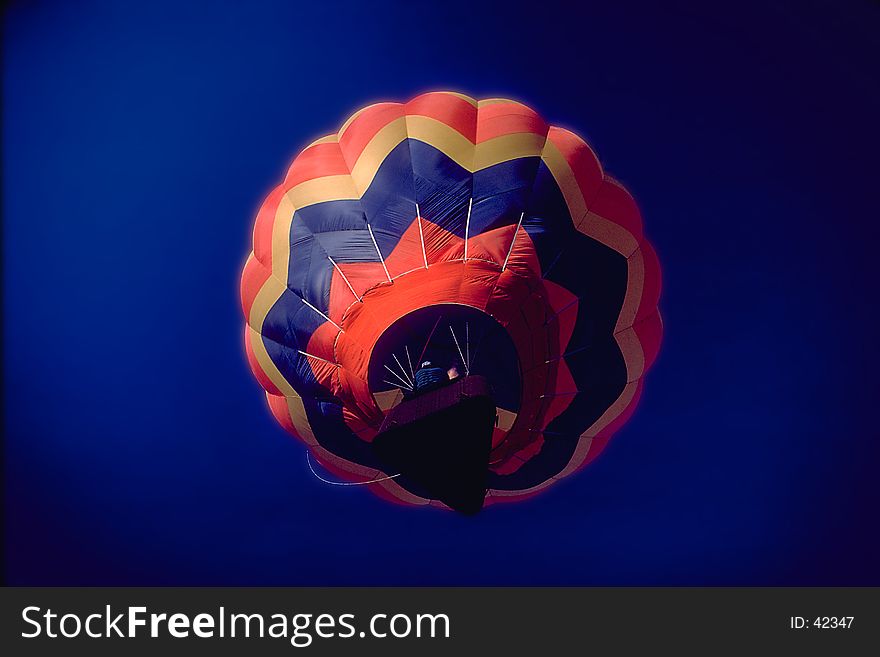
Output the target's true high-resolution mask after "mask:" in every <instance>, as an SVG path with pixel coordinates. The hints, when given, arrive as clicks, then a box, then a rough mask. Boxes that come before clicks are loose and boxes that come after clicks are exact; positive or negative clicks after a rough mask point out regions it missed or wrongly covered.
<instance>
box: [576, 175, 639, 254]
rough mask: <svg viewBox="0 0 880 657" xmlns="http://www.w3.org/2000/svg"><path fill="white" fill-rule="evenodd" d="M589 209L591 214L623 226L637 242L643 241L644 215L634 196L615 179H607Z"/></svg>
mask: <svg viewBox="0 0 880 657" xmlns="http://www.w3.org/2000/svg"><path fill="white" fill-rule="evenodd" d="M588 202H589V201H588ZM589 209H590V212H593V213H595V214H597V215H599V216H600V217H604V218H605V219H608V220H609V221H613V222H614V223H616V224H619V225H620V226H623V227H624V228H625V229H626V230H628V231H629V232H630V233H631V234H632V235H633V237H635V238H636V241H637V242H641V241H642V237H643V235H642V213H641V212H640V211H639V207H638V206H637V205H636V201H635V199H634V198H633V197H632V194H630V193H629V192H628V191H626V189H624V188H623V186H622V185H621V184H620V183H619V182H617V181H616V180H614V179H613V178H610V177H608V176H606V177H605V180H604V182H603V183H602V186H601V187H600V188H599V192H598V194H596V198H595V199H593V202H592V203H591V204H590V206H589Z"/></svg>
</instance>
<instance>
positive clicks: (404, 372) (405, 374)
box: [391, 353, 415, 386]
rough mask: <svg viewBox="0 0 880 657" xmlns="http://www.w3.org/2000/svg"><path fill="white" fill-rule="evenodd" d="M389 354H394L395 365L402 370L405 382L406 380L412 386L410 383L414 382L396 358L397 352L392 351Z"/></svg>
mask: <svg viewBox="0 0 880 657" xmlns="http://www.w3.org/2000/svg"><path fill="white" fill-rule="evenodd" d="M391 355H392V356H394V361H395V362H396V363H397V366H398V367H399V368H400V371H401V372H403V376H404V377H405V378H406V382H407V383H408V384H410V385H411V386H412V385H415V384H414V383H413V382H412V380H411V379H410V378H409V375H408V374H407V373H406V370H405V369H403V365H401V364H400V361H399V360H397V354H395V353H392V354H391Z"/></svg>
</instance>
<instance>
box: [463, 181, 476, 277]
mask: <svg viewBox="0 0 880 657" xmlns="http://www.w3.org/2000/svg"><path fill="white" fill-rule="evenodd" d="M473 207H474V197H473V196H471V199H470V200H469V201H468V213H467V221H466V222H465V224H464V261H465V262H467V247H468V233H469V232H470V228H471V208H473Z"/></svg>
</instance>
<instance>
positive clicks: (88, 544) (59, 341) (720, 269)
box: [3, 0, 880, 585]
mask: <svg viewBox="0 0 880 657" xmlns="http://www.w3.org/2000/svg"><path fill="white" fill-rule="evenodd" d="M878 33H880V10H878V8H877V6H876V5H873V4H871V3H868V2H838V3H831V2H828V3H802V2H791V3H778V2H776V3H766V2H762V3H756V4H754V5H751V6H743V5H742V4H741V3H738V4H737V5H736V6H735V8H734V7H729V6H725V7H724V8H723V10H722V8H721V5H718V6H717V7H716V8H713V6H712V3H693V6H688V5H687V4H681V3H671V4H670V3H634V2H623V3H619V2H614V3H612V2H603V3H571V4H570V5H559V4H556V3H554V2H548V1H547V0H543V1H541V2H510V3H506V4H505V3H501V2H493V3H485V4H484V3H478V2H474V1H473V0H471V1H468V2H444V3H442V8H441V7H429V6H428V5H418V6H416V3H411V2H403V1H400V2H351V3H339V2H313V3H308V4H307V3H303V2H281V1H279V2H246V3H245V2H228V3H223V2H182V1H180V0H176V1H174V2H167V1H160V2H148V3H135V2H131V3H129V2H107V3H104V2H77V3H61V2H57V3H48V2H20V3H17V4H16V3H13V5H12V7H11V8H10V9H8V10H7V12H6V20H5V25H4V35H3V36H4V43H3V192H4V193H3V267H4V271H3V281H4V298H3V303H4V320H3V328H4V342H3V347H4V384H5V385H4V393H3V394H4V402H5V410H4V413H5V419H4V452H5V484H4V485H5V561H6V572H5V576H6V580H7V581H8V582H9V583H13V584H235V585H243V584H369V585H374V584H389V585H391V584H608V585H621V584H624V585H635V584H671V585H685V584H696V585H703V584H706V585H708V584H716V585H721V584H724V585H748V584H756V585H763V584H793V585H800V584H874V585H877V584H880V565H878V564H880V562H878V560H877V558H876V555H877V553H878V551H880V536H878V526H877V507H878V502H880V493H878V483H877V480H878V475H877V471H878V465H880V459H878V438H880V430H878V422H877V411H876V408H877V402H878V398H880V396H878V386H877V382H876V371H877V369H878V367H877V366H878V348H877V336H878V334H880V330H878V329H880V326H878V311H877V308H876V301H877V297H878V293H877V282H876V281H877V276H876V268H877V260H878V257H877V245H878V243H880V235H878V232H880V231H878V220H880V215H878V207H880V199H878V194H877V187H878V173H880V171H878V169H880V167H878V165H877V161H878V155H877V154H878V152H880V148H878V147H880V139H878V131H877V123H876V117H877V116H878V115H880V92H878V88H880V85H878V80H877V75H876V68H875V65H874V64H873V63H874V62H876V61H880V53H878V46H877V39H876V35H877V34H878ZM429 89H454V90H460V91H464V92H467V93H470V94H471V95H474V96H478V97H487V96H494V95H503V96H508V97H514V98H519V99H522V100H524V101H525V102H527V103H528V104H529V105H531V106H532V107H534V108H535V109H537V110H538V111H539V112H541V113H542V114H543V115H544V116H545V117H546V118H547V119H548V120H550V121H551V122H553V123H556V124H558V125H563V126H566V127H569V128H571V129H573V130H575V131H576V132H578V133H580V134H582V135H584V136H585V137H587V138H588V139H589V141H590V142H591V143H592V144H593V145H594V147H595V148H596V149H597V151H598V153H599V156H600V159H601V160H602V162H603V163H604V165H605V167H606V169H607V170H608V171H609V172H610V173H611V174H612V175H614V176H616V177H618V178H619V179H620V180H622V181H623V182H624V183H625V184H626V185H627V187H629V189H630V190H632V192H633V193H634V194H635V196H636V198H637V199H638V201H639V203H640V205H641V207H642V210H643V214H644V217H645V222H646V228H647V233H648V235H649V236H650V238H651V240H652V241H653V243H654V244H655V246H656V248H657V251H658V253H659V256H660V259H661V263H662V266H663V272H664V291H663V296H662V298H661V309H662V312H663V314H664V320H665V327H666V335H665V342H664V344H663V347H662V349H661V353H660V358H659V360H658V362H657V364H656V365H655V368H654V369H653V370H652V371H651V372H650V374H649V376H648V380H647V385H646V389H645V394H644V396H643V398H642V401H641V404H640V406H639V408H638V410H637V412H636V414H635V416H634V417H633V419H632V420H631V421H630V422H629V424H627V425H626V426H625V427H624V429H623V430H622V431H620V432H619V433H618V434H617V436H616V437H615V439H614V440H613V441H612V443H611V445H610V446H609V448H608V449H607V450H606V451H605V452H604V454H603V455H602V457H601V458H600V459H599V460H598V461H597V462H595V463H594V464H592V465H591V466H589V467H588V468H587V469H586V470H584V471H582V472H581V473H579V474H578V475H577V476H575V477H571V478H569V479H567V480H566V481H564V482H563V483H561V484H559V485H557V486H555V487H553V488H552V489H551V490H550V491H548V492H547V493H545V494H543V495H541V496H539V497H537V498H536V499H534V500H531V501H528V502H525V503H521V504H518V505H504V506H494V507H491V508H490V509H488V510H487V511H486V512H484V513H482V514H480V515H478V516H477V517H462V516H459V515H456V514H452V513H445V512H441V511H436V510H418V509H409V508H401V507H397V506H394V505H391V504H388V503H386V502H383V501H381V500H379V499H378V498H376V497H374V496H373V495H372V494H370V493H368V492H367V491H365V490H362V489H352V488H348V489H344V488H343V489H340V488H331V487H326V486H324V485H322V484H320V483H319V482H317V481H315V480H314V479H313V478H312V476H311V475H310V473H309V471H308V468H307V466H306V461H305V452H304V448H303V447H302V446H301V445H300V444H299V443H297V442H296V441H294V440H292V439H290V438H289V437H288V436H287V435H285V434H284V432H283V431H282V429H280V428H279V427H278V426H277V425H276V423H275V422H274V420H273V419H272V418H271V417H270V415H269V412H268V410H267V409H266V407H265V402H264V398H263V396H262V394H261V390H260V388H259V386H258V384H257V383H256V382H255V380H254V379H253V377H252V375H251V374H250V371H249V369H248V367H247V364H246V362H245V359H244V356H243V353H242V347H241V330H242V329H241V326H242V318H241V311H240V307H239V302H238V278H239V273H240V268H241V265H242V264H243V262H244V258H245V256H246V254H247V252H248V250H249V241H250V231H251V226H252V221H253V217H254V214H255V211H256V209H257V208H258V206H259V204H260V203H261V201H262V200H263V198H264V196H265V194H266V193H267V192H268V191H269V190H270V189H271V188H272V187H273V186H274V185H275V184H276V183H277V182H278V181H279V180H280V178H281V176H282V175H283V173H284V171H285V170H286V166H287V164H288V163H289V162H290V160H291V159H292V158H293V157H294V155H296V153H297V152H298V151H299V150H300V149H301V148H302V147H304V146H305V145H306V144H308V143H309V142H310V141H311V140H312V139H314V138H316V137H318V136H321V135H323V134H326V133H328V132H331V131H333V130H335V129H336V128H337V127H338V126H339V124H340V123H341V122H342V121H343V120H344V119H345V118H346V117H347V116H348V115H349V114H350V113H351V112H352V111H354V110H356V109H357V108H359V107H361V106H363V105H366V104H368V103H370V102H372V101H376V100H387V99H391V100H405V99H407V98H409V97H411V96H413V95H415V94H417V93H419V92H421V91H425V90H429Z"/></svg>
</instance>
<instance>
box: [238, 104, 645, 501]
mask: <svg viewBox="0 0 880 657" xmlns="http://www.w3.org/2000/svg"><path fill="white" fill-rule="evenodd" d="M659 294H660V268H659V263H658V260H657V257H656V255H655V252H654V250H653V248H652V247H651V245H650V244H649V243H648V241H647V240H646V238H645V236H644V233H643V229H642V220H641V216H640V213H639V210H638V208H637V206H636V203H635V202H634V200H633V198H632V196H631V195H630V194H629V193H628V192H627V190H626V189H624V187H623V186H622V185H621V184H620V183H618V182H616V181H615V180H614V179H612V178H611V177H609V176H608V175H607V174H605V173H604V171H603V170H602V167H601V166H600V164H599V161H598V159H597V157H596V155H595V153H594V152H593V150H592V149H591V148H590V146H589V145H588V144H587V143H586V142H585V141H584V140H582V139H581V138H580V137H578V136H577V135H575V134H573V133H572V132H570V131H568V130H566V129H563V128H559V127H555V126H550V125H548V124H547V123H546V122H545V121H544V120H543V119H542V118H541V117H540V116H539V115H538V114H537V113H536V112H534V111H533V110H531V109H530V108H529V107H527V106H525V105H523V104H521V103H519V102H515V101H512V100H506V99H500V98H493V99H488V100H479V101H478V100H475V99H473V98H470V97H468V96H465V95H462V94H459V93H452V92H433V93H427V94H424V95H421V96H418V97H416V98H414V99H412V100H410V101H409V102H406V103H391V102H389V103H379V104H376V105H371V106H369V107H366V108H364V109H362V110H360V111H358V112H356V113H355V114H354V115H353V116H351V118H349V119H348V120H347V121H346V122H345V123H344V124H343V125H342V127H341V128H340V129H339V131H338V132H336V133H335V134H332V135H328V136H326V137H323V138H321V139H318V140H317V141H315V142H313V143H312V144H311V145H310V146H308V147H307V148H306V149H305V150H303V151H302V152H301V153H300V154H299V155H298V156H297V157H296V159H295V160H294V161H293V163H292V164H291V166H290V168H289V170H288V171H287V175H286V176H285V178H284V181H283V182H282V183H281V184H280V185H279V186H277V187H276V188H275V189H274V190H273V191H272V192H271V193H270V194H269V196H268V197H267V198H266V200H265V202H264V203H263V205H262V207H261V208H260V210H259V213H258V214H257V217H256V221H255V225H254V231H253V252H252V253H251V254H250V256H249V257H248V259H247V262H246V264H245V267H244V271H243V274H242V281H241V300H242V305H243V310H244V315H245V318H246V327H245V340H244V342H245V350H246V353H247V358H248V361H249V363H250V365H251V368H252V369H253V372H254V375H255V376H256V378H257V380H258V381H259V383H260V384H261V385H262V387H263V388H264V389H265V393H266V398H267V399H268V404H269V408H270V409H271V412H272V414H273V415H274V416H275V418H276V419H277V420H278V422H279V423H280V424H281V425H282V426H283V427H284V428H285V429H286V430H287V431H288V432H290V433H291V434H293V435H294V436H296V437H297V438H299V439H300V440H301V441H302V442H304V443H305V444H306V445H307V446H308V450H309V454H310V455H311V458H312V459H313V460H314V461H316V462H317V463H319V464H320V465H321V466H322V467H323V468H324V469H326V470H327V471H328V472H330V473H332V475H333V476H334V477H336V478H338V479H341V480H342V481H343V482H350V483H353V484H364V485H367V486H368V487H369V488H371V489H372V490H373V491H374V492H375V493H377V494H378V495H381V496H382V497H384V498H387V499H389V500H393V501H396V502H399V503H402V504H408V505H434V506H440V507H444V508H452V509H456V510H459V511H463V512H465V513H472V512H475V511H477V510H479V509H480V508H481V507H482V506H484V505H488V504H492V503H495V502H503V501H516V500H521V499H523V498H526V497H528V496H530V495H533V494H535V493H536V492H538V491H541V490H543V489H546V488H547V487H548V486H551V485H552V484H553V483H554V482H556V481H558V480H560V479H562V478H563V477H567V476H569V475H571V474H572V473H574V472H576V471H577V470H579V469H580V468H582V467H583V466H584V465H586V464H587V463H589V462H590V461H592V460H593V459H595V458H596V456H597V455H598V454H599V453H600V452H601V451H602V449H603V448H604V447H605V445H606V444H607V443H608V440H609V439H610V437H611V436H612V434H613V433H614V432H615V431H616V430H617V429H619V428H620V426H621V425H622V424H623V423H624V422H625V421H626V420H627V418H628V417H629V416H630V415H631V414H632V412H633V410H634V408H635V406H636V403H637V401H638V399H639V396H640V394H641V391H642V386H643V381H644V375H645V372H646V371H647V369H648V368H649V367H650V365H651V364H652V362H653V361H654V359H655V357H656V355H657V351H658V348H659V344H660V340H661V333H662V323H661V319H660V315H659V313H658V309H657V303H658V298H659ZM423 363H430V365H429V366H426V367H425V368H423V367H422V364H423ZM423 369H425V370H427V369H430V370H431V371H433V372H435V374H436V372H437V371H440V372H443V373H444V374H445V373H446V372H447V371H448V372H449V375H448V376H449V377H450V378H449V379H444V377H441V380H439V381H438V380H437V377H436V376H435V377H434V380H433V382H432V384H431V386H428V387H427V388H426V389H421V388H420V387H419V386H417V385H416V383H417V381H416V379H417V378H418V377H419V376H421V373H420V370H423ZM422 378H425V377H424V376H422Z"/></svg>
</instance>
